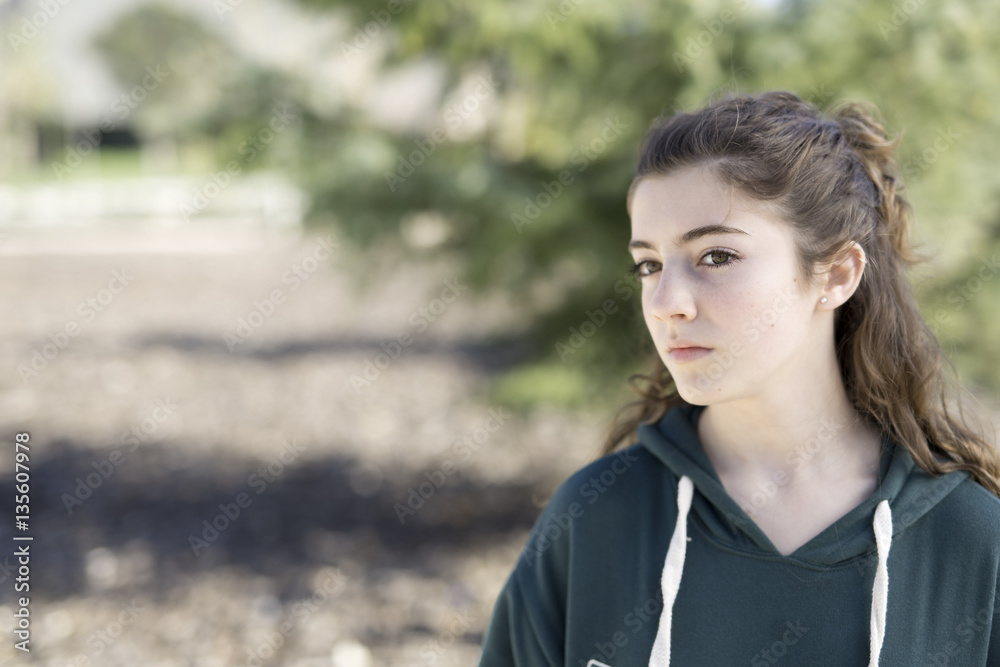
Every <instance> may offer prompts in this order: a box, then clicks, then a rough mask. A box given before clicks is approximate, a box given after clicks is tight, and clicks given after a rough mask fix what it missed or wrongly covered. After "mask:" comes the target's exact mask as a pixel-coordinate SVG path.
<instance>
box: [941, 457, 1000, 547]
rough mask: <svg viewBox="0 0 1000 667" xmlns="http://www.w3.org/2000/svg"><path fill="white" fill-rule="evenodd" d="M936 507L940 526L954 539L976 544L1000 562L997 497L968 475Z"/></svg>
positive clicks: (998, 499)
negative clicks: (938, 512)
mask: <svg viewBox="0 0 1000 667" xmlns="http://www.w3.org/2000/svg"><path fill="white" fill-rule="evenodd" d="M937 509H938V510H939V511H940V512H941V514H940V515H939V521H940V522H941V525H942V528H943V529H944V530H946V531H947V532H948V533H949V536H950V537H951V538H952V539H953V540H956V541H959V542H962V543H964V544H966V545H968V546H978V547H979V548H981V549H983V550H985V551H988V552H990V553H992V554H993V556H994V558H995V559H996V561H997V562H998V563H1000V498H998V497H997V496H995V495H993V493H991V492H990V491H989V490H988V489H986V488H985V487H983V486H982V485H981V484H979V483H978V482H976V481H975V480H974V479H972V478H971V477H967V478H966V479H964V480H963V481H962V482H960V483H959V484H958V486H956V487H955V488H954V490H952V492H951V493H949V494H948V495H947V496H946V497H945V498H944V499H942V501H941V502H940V504H939V505H938V508H937Z"/></svg>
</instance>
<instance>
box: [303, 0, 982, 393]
mask: <svg viewBox="0 0 1000 667" xmlns="http://www.w3.org/2000/svg"><path fill="white" fill-rule="evenodd" d="M303 2H304V3H305V4H308V5H310V6H312V7H322V8H328V9H330V10H331V11H337V12H340V13H342V14H343V15H344V16H346V17H348V22H349V24H350V29H349V30H348V31H347V32H346V33H345V35H344V37H343V41H342V43H341V49H342V52H343V54H344V58H345V60H347V61H349V62H350V61H351V60H352V59H353V60H355V61H357V60H360V59H361V58H362V56H364V55H365V53H366V50H370V49H375V48H381V49H382V51H381V52H382V53H384V54H385V55H384V57H383V59H382V61H381V64H380V67H381V68H382V69H383V71H393V69H394V68H398V67H401V66H404V65H406V64H407V63H409V62H412V61H413V60H415V59H426V58H428V57H430V58H433V59H434V60H435V61H437V62H439V63H441V64H442V66H443V67H444V69H445V71H446V72H447V75H446V80H447V82H448V83H447V85H446V86H445V88H444V89H443V91H442V94H441V96H440V102H439V109H440V114H439V116H438V117H437V118H436V119H435V122H431V123H425V124H424V126H423V127H422V128H420V129H419V130H417V131H413V130H410V131H394V130H387V129H385V128H384V127H379V126H377V125H376V124H375V123H374V122H372V120H371V119H370V118H369V117H366V116H365V115H364V114H362V113H360V112H359V113H356V114H355V115H353V116H352V115H344V116H342V117H341V118H340V119H338V126H337V127H336V131H329V130H333V129H334V127H332V126H329V125H330V124H327V125H324V124H320V125H319V126H317V127H315V128H314V129H313V135H312V136H314V137H315V138H316V141H315V142H311V146H312V147H313V148H314V149H315V152H314V153H313V157H312V159H313V161H314V163H315V165H316V171H315V172H314V174H313V177H314V178H313V180H312V181H311V185H312V188H313V189H314V191H315V193H316V196H317V199H316V202H317V210H322V211H330V212H333V213H334V214H335V216H336V218H337V219H338V220H339V221H340V223H341V225H342V227H343V229H344V230H345V231H346V232H347V233H348V234H350V236H351V238H353V239H354V240H355V241H356V242H357V243H358V244H359V245H360V246H361V247H364V248H367V247H371V246H372V244H374V243H380V244H385V243H387V242H397V240H398V243H399V244H400V245H403V244H404V243H403V241H402V240H401V239H403V238H405V231H406V225H407V223H408V221H409V220H412V217H413V213H414V212H430V213H433V215H434V216H436V219H440V220H444V221H445V224H446V225H447V229H448V234H447V240H446V241H445V242H444V243H442V244H441V245H439V246H438V247H437V248H436V249H434V250H433V251H427V252H436V253H444V254H458V255H460V256H461V257H462V258H463V266H464V270H465V271H466V275H465V276H464V279H465V280H467V281H468V282H469V283H470V284H471V285H472V286H473V288H474V289H475V290H477V291H478V290H482V291H489V290H492V289H496V290H501V291H509V292H511V293H513V294H516V295H518V296H519V297H521V298H522V302H523V307H524V316H523V318H524V319H523V321H524V328H525V330H526V331H527V332H529V334H530V335H531V336H532V338H533V340H534V341H535V343H536V347H535V350H536V352H535V356H534V358H533V359H532V361H534V362H536V363H534V364H530V365H527V366H524V367H521V368H519V369H517V370H516V371H515V372H514V373H513V374H512V375H510V376H509V378H508V382H507V383H501V385H500V386H501V387H508V388H514V389H516V390H517V391H518V392H520V393H525V392H527V393H532V392H535V393H537V392H543V393H546V394H550V395H552V396H559V397H563V398H564V399H590V398H595V399H598V400H604V399H606V398H607V396H608V394H607V391H606V390H607V389H609V388H610V389H611V390H612V391H616V390H617V389H618V388H620V386H621V382H622V380H623V379H624V378H625V377H626V375H627V373H628V372H630V371H633V370H635V369H636V368H638V366H637V364H638V363H639V362H640V361H641V359H642V358H643V357H642V353H641V352H640V347H641V346H640V343H645V342H648V334H647V333H646V332H645V328H644V326H643V325H642V322H641V317H640V316H639V313H638V311H637V299H628V300H627V299H626V295H631V286H632V285H634V283H628V282H627V281H623V276H624V275H625V271H626V269H627V268H628V266H629V265H630V258H629V257H628V255H627V252H626V249H625V246H626V243H627V240H628V238H629V221H628V218H627V215H626V212H625V208H624V195H625V191H626V189H627V186H628V184H629V182H630V179H631V174H632V170H633V168H634V165H635V159H636V151H637V144H638V142H639V139H640V137H641V136H642V133H643V132H644V131H645V130H646V128H647V127H648V126H649V124H650V123H651V121H652V120H653V119H654V118H655V117H656V116H657V115H658V114H660V113H661V112H664V111H669V110H671V109H675V108H679V109H687V108H695V107H698V106H700V105H702V104H704V103H705V102H706V101H707V99H708V98H709V97H710V96H711V95H712V94H713V93H715V92H717V91H720V90H740V91H754V90H763V89H776V88H777V89H790V90H794V91H796V92H798V93H799V94H800V95H802V96H803V97H805V98H807V99H810V100H811V101H813V102H816V103H817V104H819V105H820V106H823V107H829V106H831V105H833V104H836V103H837V102H840V101H842V100H844V99H849V98H860V99H865V100H869V101H871V102H874V103H875V104H877V105H878V106H879V108H880V109H882V110H883V112H884V115H885V118H886V121H887V125H888V129H889V130H890V132H895V133H899V132H900V131H901V130H904V132H903V133H902V134H903V136H902V141H901V144H900V148H899V153H898V155H899V158H900V160H901V164H902V168H903V171H904V177H905V178H906V181H907V184H908V186H909V190H908V192H909V194H910V196H911V198H912V201H913V203H914V205H915V207H916V212H917V224H916V230H915V236H916V240H917V241H918V242H920V241H923V242H924V243H925V247H924V249H925V250H927V251H930V252H936V253H937V255H938V259H937V261H936V262H935V263H934V266H933V267H926V268H922V269H919V270H918V271H916V272H915V274H914V276H913V277H914V281H915V283H916V284H917V288H918V294H919V295H920V298H921V302H922V303H923V304H924V307H925V309H926V311H927V312H926V313H925V315H926V316H927V318H928V319H929V320H932V319H934V318H935V317H937V318H938V319H939V320H941V321H940V322H938V324H937V329H938V331H939V333H940V334H941V337H942V339H943V341H944V342H945V346H946V349H947V350H949V353H950V354H952V356H953V357H955V358H956V360H957V362H958V364H959V368H960V370H961V371H962V372H963V379H965V380H967V381H969V382H972V383H974V384H979V385H980V386H981V387H982V388H984V389H990V390H993V391H996V390H997V389H998V388H1000V373H998V371H1000V350H997V348H996V346H995V344H990V343H989V342H988V341H995V340H997V338H998V335H997V334H998V333H1000V318H998V317H997V315H996V314H995V308H993V306H994V305H995V304H996V303H997V300H996V297H997V292H998V289H1000V277H998V279H997V280H992V281H990V279H986V280H985V281H984V282H982V283H981V284H980V288H979V289H978V290H977V291H975V292H974V293H970V292H968V290H967V291H966V295H965V297H963V298H962V300H961V301H960V300H958V299H957V298H956V297H955V290H956V288H957V287H959V286H962V285H965V284H966V283H967V282H969V281H972V283H973V286H975V285H976V284H978V283H977V282H976V280H974V277H975V274H976V271H977V270H979V267H980V265H981V264H982V262H980V261H979V260H978V259H976V258H972V257H970V248H971V247H976V248H978V251H977V252H978V254H977V256H978V255H982V256H983V258H985V259H986V260H988V259H989V257H990V256H991V254H992V253H994V252H996V250H997V249H998V245H1000V243H998V234H997V230H998V228H1000V225H998V220H1000V216H998V206H997V196H996V195H997V193H998V192H1000V172H998V171H997V170H995V169H990V168H988V165H989V164H990V162H991V161H992V155H994V154H995V151H994V149H995V147H996V145H997V143H998V139H997V138H998V136H1000V135H998V134H997V132H996V129H997V124H998V115H997V113H996V111H995V110H996V109H997V108H1000V104H998V102H1000V99H998V98H1000V85H998V84H1000V70H998V69H997V68H996V67H993V66H992V64H993V63H995V62H996V61H997V57H998V55H1000V41H998V38H997V37H996V35H998V34H1000V32H998V30H997V28H1000V25H998V16H997V8H996V7H995V6H993V5H990V4H988V3H984V2H978V1H976V0H962V1H960V2H956V3H949V4H947V5H933V4H931V3H917V2H913V3H896V4H889V3H868V2H861V1H860V0H848V1H846V2H837V3H834V2H802V1H799V2H786V3H784V4H777V5H770V4H761V3H754V2H750V0H735V1H731V2H725V1H715V2H697V3H695V2H694V1H693V0H689V1H687V2H683V1H682V2H678V1H671V2H662V1H661V2H657V1H655V0H631V1H627V2H624V3H615V4H614V5H601V4H594V3H585V2H583V0H579V1H574V0H563V1H562V2H561V3H556V2H547V3H531V2H507V1H503V2H501V1H500V0H486V1H485V2H477V3H469V2H461V1H459V0H452V1H451V2H438V3H411V2H402V3H397V2H388V1H381V2H379V1H375V2H338V1H337V0H303ZM482 71H485V72H488V74H487V76H488V77H489V80H491V81H494V82H495V91H493V90H491V92H490V98H489V99H488V100H480V104H478V105H477V104H475V102H474V101H473V98H471V97H468V90H469V88H468V86H467V85H466V84H467V80H468V79H469V78H470V77H471V76H474V73H477V72H482ZM462 91H464V92H465V95H466V97H465V98H464V99H463V98H462V97H461V93H462ZM456 97H457V100H458V101H457V102H456ZM462 102H466V105H465V106H466V107H468V108H472V107H474V106H479V107H481V108H480V109H479V111H480V112H481V113H482V114H483V115H484V116H485V117H486V119H487V120H486V127H485V128H484V130H483V131H482V132H479V133H470V134H471V136H468V135H466V136H460V138H458V139H453V138H452V134H460V135H461V133H449V132H444V133H442V132H441V130H442V129H444V130H452V129H461V124H462V123H463V122H467V123H468V122H471V120H470V119H466V118H464V117H463V116H462V115H461V114H458V115H456V114H455V113H454V109H455V108H459V109H461V108H462V106H461V104H462ZM455 104H459V106H458V107H455ZM484 109H485V110H484ZM449 110H451V111H452V113H451V115H449ZM470 115H471V114H470ZM453 124H454V125H455V126H456V127H454V128H453V127H452V125H453ZM327 128H329V129H327ZM607 128H614V130H613V131H609V130H608V129H607ZM435 131H438V134H437V135H435V134H434V132H435ZM435 137H437V138H435ZM560 176H562V181H560ZM988 264H989V262H988V261H987V265H988ZM989 275H990V276H991V277H992V275H993V274H992V273H991V274H989ZM931 276H932V278H931ZM616 285H617V288H618V289H617V290H616ZM636 294H637V292H636ZM949 295H951V296H950V298H949ZM608 299H613V300H615V303H616V304H617V306H620V307H621V308H620V309H619V310H618V312H617V313H616V314H612V315H610V316H608V317H607V318H606V324H605V325H603V326H600V327H598V328H597V330H596V333H594V334H593V335H592V337H590V338H588V339H586V344H584V345H583V346H582V347H580V348H579V349H578V350H574V351H573V352H572V353H571V354H566V353H565V351H566V350H567V349H568V348H566V347H565V345H570V342H571V340H572V339H573V335H574V334H573V332H574V330H575V331H580V330H581V325H583V323H585V322H588V321H591V320H600V319H601V318H600V316H598V315H596V311H599V310H601V305H602V304H603V303H604V302H605V301H606V300H608ZM588 313H590V314H591V315H592V316H590V317H588ZM588 331H589V329H588ZM577 340H583V339H577ZM560 350H562V351H563V352H564V353H563V354H560ZM539 378H549V380H548V381H547V382H539ZM551 378H557V380H555V381H553V380H552V379H551ZM559 378H561V379H562V380H563V381H564V382H565V383H568V384H569V385H570V387H571V389H569V390H567V389H566V388H565V387H564V386H561V385H559V384H558V379H559ZM554 383H555V384H556V386H555V387H553V384H554Z"/></svg>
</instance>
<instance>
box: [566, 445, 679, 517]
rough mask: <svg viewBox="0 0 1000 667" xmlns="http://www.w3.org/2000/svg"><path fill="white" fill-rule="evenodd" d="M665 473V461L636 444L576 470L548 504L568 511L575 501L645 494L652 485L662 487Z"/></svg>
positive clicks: (588, 503)
mask: <svg viewBox="0 0 1000 667" xmlns="http://www.w3.org/2000/svg"><path fill="white" fill-rule="evenodd" d="M665 473H667V470H666V468H665V467H664V466H663V464H662V463H661V462H660V461H659V460H658V459H657V458H656V457H655V456H653V455H652V454H651V453H650V452H649V450H648V449H646V448H645V447H644V446H643V445H641V444H640V443H635V444H633V445H630V446H628V447H626V448H623V449H621V450H618V451H616V452H613V453H611V454H607V455H605V456H602V457H601V458H599V459H597V460H595V461H592V462H590V463H588V464H587V465H585V466H584V467H582V468H580V469H579V470H577V471H576V472H574V473H573V474H572V475H570V476H569V477H568V478H567V479H566V481H565V482H563V483H562V484H561V485H560V486H559V488H558V489H557V490H556V492H555V493H554V494H553V496H552V499H551V500H550V501H549V505H548V507H550V508H552V509H553V510H556V511H565V510H568V509H570V508H571V506H573V505H574V504H577V505H584V506H591V505H597V504H600V503H601V501H602V500H610V499H612V498H614V499H621V498H622V497H624V496H635V495H642V494H645V493H648V491H649V489H650V488H659V487H660V486H661V482H662V476H663V475H664V474H665ZM547 509H548V508H547Z"/></svg>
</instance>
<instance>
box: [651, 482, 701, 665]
mask: <svg viewBox="0 0 1000 667" xmlns="http://www.w3.org/2000/svg"><path fill="white" fill-rule="evenodd" d="M693 493H694V484H693V483H692V482H691V479H690V478H689V477H688V476H687V475H684V476H683V477H681V479H680V482H679V483H678V485H677V525H676V526H674V535H673V537H671V538H670V546H669V547H668V548H667V558H666V559H665V560H664V562H663V576H662V577H661V578H660V587H661V588H662V589H663V611H662V612H660V627H659V629H658V630H657V631H656V639H655V640H654V641H653V652H652V653H650V655H649V667H670V626H671V623H672V620H673V611H674V600H675V599H676V598H677V591H678V590H679V589H680V587H681V575H682V574H683V573H684V556H685V555H686V554H687V541H688V539H690V538H688V536H687V515H688V511H689V510H690V509H691V496H692V494H693Z"/></svg>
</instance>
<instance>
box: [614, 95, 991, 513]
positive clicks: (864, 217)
mask: <svg viewBox="0 0 1000 667" xmlns="http://www.w3.org/2000/svg"><path fill="white" fill-rule="evenodd" d="M878 116H879V115H878V111H877V109H874V108H872V107H870V106H869V105H866V104H863V103H860V102H845V103H842V104H840V105H839V106H838V107H836V108H834V109H833V110H831V111H830V112H829V113H824V112H820V111H819V110H818V109H817V108H816V107H814V106H813V105H811V104H809V103H807V102H805V101H803V100H802V99H801V98H800V97H799V96H798V95H796V94H795V93H792V92H787V91H770V92H764V93H759V94H754V95H750V94H737V93H726V94H723V95H722V96H721V97H720V98H718V99H716V100H715V101H712V102H710V103H709V105H708V106H706V107H705V108H703V109H701V110H700V111H697V112H694V113H683V112H679V113H675V114H673V115H672V116H669V117H666V118H663V117H661V118H660V119H658V120H657V121H656V122H654V124H653V126H652V127H651V128H650V129H649V131H648V132H647V133H646V135H645V137H644V138H643V140H642V143H641V146H640V149H639V162H638V166H637V167H636V171H635V177H634V178H633V180H632V185H631V187H630V188H629V191H628V196H627V202H628V208H629V213H630V215H631V200H632V194H633V192H634V191H635V188H636V186H637V185H638V184H639V182H640V181H641V180H642V179H643V178H645V177H646V176H649V175H663V174H667V173H670V172H671V171H673V170H675V169H678V168H680V167H685V166H696V165H704V166H707V167H708V168H709V169H710V170H711V172H712V173H713V174H714V175H715V176H716V177H718V178H719V179H720V180H721V181H722V182H723V183H726V184H728V185H731V186H733V187H735V189H736V190H738V191H739V192H741V193H742V194H744V195H746V196H749V197H751V198H753V199H754V200H757V201H760V202H767V203H768V204H770V206H771V207H772V208H773V210H776V211H777V212H779V217H780V218H781V219H783V220H785V221H786V222H788V224H790V225H791V227H792V230H793V236H794V238H795V244H796V248H797V251H798V252H797V254H798V259H799V262H800V266H801V269H802V273H803V275H805V276H810V277H812V276H814V275H815V272H814V269H815V268H816V267H817V266H819V265H821V264H824V263H826V262H829V261H833V260H834V259H835V258H836V257H837V256H838V254H839V252H840V251H841V250H842V249H844V248H845V247H849V245H850V242H851V241H856V242H857V243H859V244H860V245H861V247H862V248H863V249H864V251H865V255H866V259H867V265H866V267H865V271H864V273H863V274H862V278H861V282H860V283H859V285H858V287H857V289H856V290H855V292H854V294H853V295H852V296H851V298H850V299H848V300H847V302H845V303H844V304H843V305H841V306H840V307H839V308H837V310H836V311H835V313H834V345H835V348H836V354H837V360H838V365H839V368H840V373H841V378H842V380H843V382H844V388H845V390H846V392H847V395H848V397H849V399H850V401H851V403H852V405H853V407H854V409H855V410H856V412H857V413H858V415H859V416H860V417H861V419H863V420H865V421H867V422H868V423H870V424H872V425H873V426H875V427H876V428H877V429H878V430H880V431H881V433H883V434H888V435H890V436H891V437H892V438H893V439H894V440H895V441H896V442H899V443H902V444H903V445H904V446H905V447H906V448H907V449H908V450H909V452H910V454H912V456H913V459H914V461H915V462H916V463H917V464H918V465H919V466H920V467H921V468H923V469H924V470H926V471H928V472H929V473H931V474H932V475H935V476H936V475H939V474H943V473H946V472H951V471H956V470H966V471H968V472H969V473H970V474H971V476H972V478H973V479H975V480H976V481H977V482H979V484H981V485H982V486H983V487H985V488H986V489H988V490H989V491H990V492H992V493H993V494H994V495H996V496H998V497H1000V454H998V452H997V450H996V447H995V443H993V442H990V441H988V439H987V438H986V436H985V435H984V431H983V430H982V424H981V423H978V419H976V420H975V422H976V424H977V426H978V432H976V431H975V430H974V429H973V428H972V427H970V426H969V424H970V423H972V422H970V420H969V418H968V417H966V415H965V413H964V409H963V407H962V404H961V402H958V410H959V415H958V417H956V416H955V415H954V414H953V409H952V408H950V407H949V405H948V401H947V400H946V390H948V389H949V385H948V383H946V382H945V378H944V374H943V372H942V362H943V361H945V362H947V364H948V366H949V367H950V369H951V371H952V373H953V374H954V377H955V386H956V387H957V388H959V389H961V385H960V383H958V381H957V377H958V373H957V371H956V370H955V367H954V365H953V364H952V362H951V360H950V359H948V358H947V357H946V356H945V355H944V354H943V353H942V350H941V346H940V343H939V342H938V340H937V338H936V337H935V335H934V333H933V332H932V331H931V330H930V328H929V327H928V325H927V323H926V322H925V321H924V319H923V317H922V315H921V313H920V311H919V309H918V307H917V301H916V299H915V297H914V295H913V292H912V289H911V286H910V282H909V280H908V279H907V277H906V274H905V270H906V269H908V268H909V267H910V266H912V265H914V264H917V263H919V262H924V261H926V260H927V259H928V257H926V256H923V255H918V254H917V253H915V252H914V250H913V248H912V247H911V245H910V240H909V235H910V219H911V217H912V208H911V206H910V204H909V202H908V201H907V200H906V198H905V197H904V191H903V183H902V180H901V178H900V173H899V167H898V165H897V164H896V159H895V157H894V155H893V154H894V150H895V147H896V145H897V143H898V141H899V138H898V137H896V138H894V139H892V140H890V139H889V138H888V136H887V135H886V132H885V130H884V129H883V125H882V122H881V121H880V120H879V117H878ZM649 364H650V367H651V370H650V372H649V373H648V374H647V375H643V374H635V375H632V376H631V377H629V379H628V384H629V386H630V387H631V388H632V390H633V391H634V392H635V393H637V394H638V395H639V396H640V398H639V399H638V400H635V401H632V402H630V403H628V404H626V405H624V406H622V407H621V408H620V409H619V410H618V411H617V412H616V413H615V415H614V419H613V423H612V425H611V427H610V428H609V430H608V433H607V437H606V440H605V442H604V444H603V447H602V450H601V454H602V455H603V454H609V453H611V452H613V451H615V450H616V449H618V448H619V447H621V446H624V445H626V444H629V443H631V442H635V440H636V439H637V434H636V429H637V427H638V426H639V424H641V423H655V422H656V421H658V420H659V419H660V418H661V417H662V416H663V415H664V414H666V412H667V411H668V410H669V409H670V408H672V407H674V406H676V405H680V404H683V403H684V402H685V401H684V399H682V398H681V397H680V395H679V394H678V392H677V389H676V386H675V384H674V382H673V378H672V377H671V376H670V373H669V371H668V370H667V368H666V366H665V365H664V364H663V360H662V359H661V357H660V355H659V353H658V352H656V351H655V350H654V351H653V352H652V354H651V355H650V361H649Z"/></svg>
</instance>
